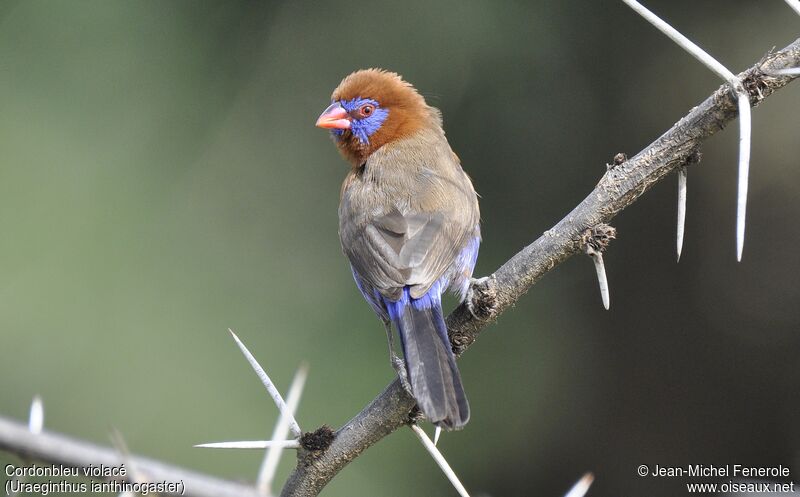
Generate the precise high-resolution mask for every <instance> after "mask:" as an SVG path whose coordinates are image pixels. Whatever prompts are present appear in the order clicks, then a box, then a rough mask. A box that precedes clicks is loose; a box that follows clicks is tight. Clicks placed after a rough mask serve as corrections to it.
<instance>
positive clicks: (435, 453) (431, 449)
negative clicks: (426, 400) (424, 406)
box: [409, 424, 469, 497]
mask: <svg viewBox="0 0 800 497" xmlns="http://www.w3.org/2000/svg"><path fill="white" fill-rule="evenodd" d="M409 426H410V427H411V429H412V430H413V431H414V433H415V434H416V435H417V438H419V441H420V442H422V445H423V446H424V447H425V449H426V450H427V451H428V453H430V455H431V456H432V457H433V460H434V461H436V464H438V465H439V467H440V468H441V469H442V472H443V473H444V474H445V476H447V479H448V480H450V483H451V484H452V485H453V486H454V487H455V489H456V491H457V492H458V494H459V495H461V497H469V494H468V493H467V489H466V488H464V485H462V484H461V482H460V481H459V480H458V477H457V476H456V474H455V472H454V471H453V469H452V468H451V467H450V465H449V464H447V460H446V459H445V458H444V456H443V455H442V453H441V452H439V449H437V448H436V446H435V445H434V444H433V442H432V441H431V439H430V438H428V435H427V434H426V433H425V430H423V429H422V428H420V427H419V426H417V425H413V424H412V425H409Z"/></svg>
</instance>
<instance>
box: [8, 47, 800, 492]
mask: <svg viewBox="0 0 800 497" xmlns="http://www.w3.org/2000/svg"><path fill="white" fill-rule="evenodd" d="M799 66H800V39H798V40H795V41H794V42H793V43H792V44H791V45H789V46H787V47H786V48H784V49H782V50H780V51H778V52H775V53H771V54H768V55H767V56H765V57H764V58H763V59H762V60H761V61H760V62H759V63H757V64H756V65H755V66H753V67H751V68H750V69H748V70H747V71H745V72H744V73H742V74H741V75H740V76H741V77H742V78H743V80H744V83H745V87H746V89H747V90H748V92H749V94H750V101H751V105H754V104H757V103H758V102H760V101H761V100H762V99H764V98H766V97H768V96H770V95H771V94H772V93H773V92H774V91H776V90H778V89H780V88H782V87H783V86H785V85H787V84H788V83H789V82H791V81H792V80H794V79H797V77H798V76H796V75H782V76H778V75H776V71H778V70H780V69H787V68H793V67H799ZM736 114H737V106H736V98H735V96H734V94H733V93H732V90H731V89H730V88H729V87H728V86H727V85H725V86H722V87H720V88H719V89H718V90H717V91H716V92H714V93H713V94H712V95H711V96H710V97H709V98H707V99H706V100H705V101H704V102H703V103H701V104H700V105H699V106H697V107H695V108H694V109H692V110H691V111H690V112H689V114H687V115H686V116H685V117H684V118H683V119H681V120H680V121H678V123H677V124H675V125H674V126H673V127H672V128H671V129H670V130H669V131H667V132H666V133H664V134H663V135H662V136H661V137H660V138H658V139H657V140H656V141H654V142H653V143H652V144H650V145H649V146H648V147H647V148H645V149H644V150H642V151H641V152H639V154H637V155H636V157H634V158H632V159H630V160H628V161H627V162H623V163H621V164H617V165H614V166H609V169H608V170H607V172H606V174H605V175H604V176H603V177H602V178H601V179H600V182H599V183H598V184H597V186H596V187H595V188H594V190H592V192H591V193H590V194H589V195H588V196H587V197H586V198H585V199H584V200H583V201H582V202H581V203H580V204H579V205H578V206H577V207H575V208H574V209H573V210H572V212H570V213H569V214H568V215H567V216H566V217H564V219H562V220H561V221H559V223H558V224H556V225H555V226H554V227H553V228H551V229H550V230H548V231H546V232H545V233H544V234H543V235H542V236H541V237H539V238H538V239H537V240H536V241H534V242H533V243H532V244H530V245H528V246H527V247H525V248H524V249H523V250H522V251H520V252H519V253H518V254H516V255H515V256H514V257H512V258H511V259H510V260H509V261H508V262H506V263H505V264H503V266H502V267H500V268H499V269H498V270H497V271H496V272H495V273H494V274H493V275H492V277H491V278H490V279H489V280H488V283H487V284H481V285H476V287H475V288H474V289H475V290H477V291H475V292H474V295H473V298H472V305H473V310H477V312H476V314H477V315H478V316H479V317H476V316H475V315H473V314H472V313H471V312H470V311H469V310H468V309H467V306H466V305H464V304H462V305H461V306H460V307H458V308H457V309H455V310H454V311H453V312H452V313H451V314H450V315H449V316H448V318H447V327H448V330H449V332H450V339H451V341H452V343H453V347H454V349H455V350H456V351H457V352H458V353H459V354H460V353H461V352H463V351H464V350H466V349H467V348H468V347H469V346H470V345H471V344H472V343H473V342H474V341H475V340H476V339H477V337H478V335H479V334H480V332H481V331H482V330H483V328H484V327H485V326H486V325H488V324H489V323H491V322H492V321H494V319H495V318H496V317H497V316H498V315H499V314H500V313H502V312H504V311H505V310H507V309H508V308H509V307H511V306H512V305H513V304H514V303H515V302H517V300H519V298H520V297H522V296H523V295H524V294H525V293H526V292H527V291H528V290H529V289H530V287H531V286H533V284H535V283H536V282H537V281H538V280H539V279H540V278H541V277H542V276H544V275H545V274H546V273H547V272H549V271H550V270H551V269H553V268H554V267H556V266H557V265H559V264H560V263H562V262H564V261H565V260H567V259H568V258H569V257H571V256H572V255H573V254H576V253H579V252H580V250H581V246H582V245H583V243H584V242H585V240H584V238H583V233H584V232H585V230H586V229H587V228H591V227H593V226H595V225H597V224H599V223H603V222H607V221H609V220H610V219H611V218H613V217H614V216H615V215H616V214H617V213H619V212H620V211H622V210H623V209H625V208H627V207H628V206H630V205H631V204H632V203H633V202H634V201H636V199H638V198H639V197H640V196H641V195H642V194H644V193H645V192H646V191H647V190H648V189H650V188H651V187H652V186H653V185H654V184H655V183H656V182H658V181H659V180H661V179H662V178H664V176H666V175H667V174H668V173H670V172H671V171H672V170H674V169H675V168H677V167H679V166H682V165H684V164H687V163H689V162H692V160H691V159H692V156H693V154H694V153H695V152H696V151H697V149H698V148H699V146H700V144H701V143H702V142H703V141H704V140H705V139H706V138H708V137H709V136H711V135H713V134H714V133H716V132H717V131H719V130H721V129H722V128H723V127H724V126H725V125H726V124H727V123H729V122H730V121H732V120H733V119H734V118H735V117H736ZM482 311H483V312H482ZM414 405H415V403H414V399H413V398H411V397H410V396H409V395H408V394H407V393H406V392H405V391H404V390H403V388H402V387H401V386H400V383H399V381H394V382H393V383H391V384H389V386H387V387H386V389H384V391H383V392H382V393H381V394H380V395H378V396H377V397H376V398H375V399H374V400H373V401H372V402H370V404H369V405H367V406H366V407H365V408H364V409H363V410H362V411H361V412H360V413H358V414H357V415H356V416H355V417H354V418H353V419H351V420H350V421H348V422H347V424H345V425H344V426H343V427H342V428H340V429H339V430H337V431H336V433H335V438H334V439H333V442H332V443H331V444H330V445H329V446H328V447H327V449H325V450H307V449H303V448H301V449H300V450H299V451H298V464H297V467H296V468H295V470H294V471H293V472H292V474H291V475H290V476H289V479H288V480H287V482H286V484H285V486H284V488H283V491H282V492H281V496H283V497H312V496H316V495H318V494H319V493H320V491H321V490H322V489H323V488H324V487H325V485H326V484H327V483H328V482H329V481H331V479H333V478H334V477H335V476H336V475H337V474H338V473H339V471H341V470H342V469H343V468H344V467H345V466H346V465H347V464H348V463H349V462H350V461H352V460H353V459H355V458H356V457H358V456H359V455H360V454H361V453H362V452H363V451H364V450H366V449H367V448H369V447H370V446H371V445H373V444H374V443H376V442H378V441H379V440H381V439H382V438H383V437H385V436H386V435H389V434H390V433H392V432H393V431H394V430H396V429H397V428H399V427H401V426H404V425H406V424H409V423H410V422H412V414H411V413H412V410H413V409H414ZM0 449H3V450H7V451H9V452H12V453H15V454H18V455H20V456H22V457H25V458H29V459H33V460H40V461H46V462H50V463H56V464H64V465H65V466H70V467H88V466H91V465H94V466H98V465H100V464H105V465H107V466H119V465H120V464H123V463H126V462H129V463H131V464H133V465H135V466H136V467H137V469H138V470H139V471H140V472H141V473H143V474H144V475H145V476H146V477H147V478H148V481H169V482H176V481H181V480H182V481H184V482H185V488H186V493H185V495H191V496H197V497H206V496H209V497H211V496H222V497H227V496H230V497H233V496H244V497H256V496H257V493H256V491H255V489H254V488H253V487H252V486H247V485H242V484H238V483H234V482H228V481H224V480H219V479H216V478H213V477H209V476H207V475H203V474H200V473H195V472H191V471H189V470H185V469H183V468H178V467H174V466H170V465H167V464H164V463H161V462H158V461H154V460H151V459H146V458H141V457H130V458H129V459H127V460H126V459H124V458H123V457H122V456H121V455H120V454H118V453H117V452H116V451H114V450H112V449H108V448H104V447H99V446H96V445H93V444H89V443H87V442H83V441H79V440H75V439H72V438H69V437H66V436H63V435H58V434H55V433H49V432H45V433H43V434H39V435H35V434H32V433H30V432H29V431H28V428H27V426H26V425H24V424H22V423H19V422H15V421H11V420H7V419H4V418H0Z"/></svg>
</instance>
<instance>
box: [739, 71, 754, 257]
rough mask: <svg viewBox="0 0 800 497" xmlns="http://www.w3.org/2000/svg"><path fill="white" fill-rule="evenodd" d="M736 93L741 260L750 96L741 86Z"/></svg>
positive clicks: (748, 160)
mask: <svg viewBox="0 0 800 497" xmlns="http://www.w3.org/2000/svg"><path fill="white" fill-rule="evenodd" d="M739 86H740V88H739V89H737V91H736V94H737V97H738V101H739V189H738V194H737V197H736V260H737V261H739V262H741V261H742V250H743V249H744V223H745V215H746V211H747V182H748V176H749V175H750V132H751V128H752V124H751V118H750V96H749V95H748V94H747V93H746V92H745V91H744V89H743V88H741V85H739Z"/></svg>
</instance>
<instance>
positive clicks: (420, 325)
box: [396, 303, 469, 430]
mask: <svg viewBox="0 0 800 497" xmlns="http://www.w3.org/2000/svg"><path fill="white" fill-rule="evenodd" d="M396 324H397V328H398V330H399V331H400V340H401V341H402V344H403V355H404V356H405V360H406V369H407V370H408V377H409V383H411V390H412V391H413V393H414V398H415V399H416V400H417V404H418V405H419V407H420V409H422V412H423V413H425V416H426V417H427V418H428V419H429V420H430V421H431V422H432V423H434V424H435V425H436V426H440V427H442V428H444V429H448V430H458V429H461V428H463V427H464V425H465V424H467V421H469V404H468V403H467V396H466V394H465V393H464V387H462V386H461V375H460V374H459V373H458V367H457V366H456V358H455V356H454V355H453V350H452V348H451V347H450V339H449V338H447V327H446V326H445V323H444V318H443V317H442V307H441V304H439V303H434V305H433V307H431V308H429V309H414V308H413V306H412V305H406V306H404V308H403V309H402V312H401V314H400V316H399V319H398V320H397V323H396Z"/></svg>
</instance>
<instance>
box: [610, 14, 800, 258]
mask: <svg viewBox="0 0 800 497" xmlns="http://www.w3.org/2000/svg"><path fill="white" fill-rule="evenodd" d="M622 1H623V2H625V3H626V4H627V5H628V6H629V7H630V8H632V9H633V10H635V11H636V12H637V13H638V14H639V15H641V16H642V17H644V18H645V19H646V20H647V21H648V22H650V24H652V25H653V26H655V27H656V28H658V29H659V30H660V31H661V32H662V33H664V34H665V35H667V36H668V37H669V38H670V39H672V41H674V42H675V43H677V44H678V45H679V46H680V47H681V48H683V49H684V50H686V51H687V52H689V53H690V54H691V55H692V56H694V57H695V58H696V59H697V60H699V61H700V62H702V63H703V64H705V66H706V67H708V68H709V69H711V70H712V71H714V72H715V73H717V75H719V76H720V77H721V78H722V79H724V80H725V81H727V82H728V84H729V85H731V87H732V88H733V90H734V91H735V92H736V98H737V103H738V106H739V192H738V197H737V209H736V260H738V261H741V260H742V248H743V247H744V218H745V208H746V206H747V176H748V172H749V168H750V132H751V127H752V126H751V121H750V96H749V95H748V94H747V91H746V90H745V89H744V87H743V86H742V82H741V80H739V78H738V77H737V76H736V75H735V74H733V73H732V72H731V71H729V70H728V69H727V68H726V67H725V66H723V65H722V64H720V63H719V62H718V61H717V60H716V59H715V58H714V57H712V56H711V55H709V54H708V53H707V52H705V51H704V50H703V49H702V48H700V47H698V46H697V45H695V44H694V43H693V42H692V41H691V40H689V39H688V38H686V37H685V36H683V35H682V34H681V33H679V32H678V30H676V29H675V28H673V27H672V26H670V25H669V24H668V23H667V22H665V21H663V20H662V19H660V18H659V17H658V16H657V15H655V14H653V13H652V12H650V11H649V10H647V9H646V8H645V7H644V6H642V5H641V4H640V3H639V2H637V1H636V0H622ZM790 5H791V4H790Z"/></svg>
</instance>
